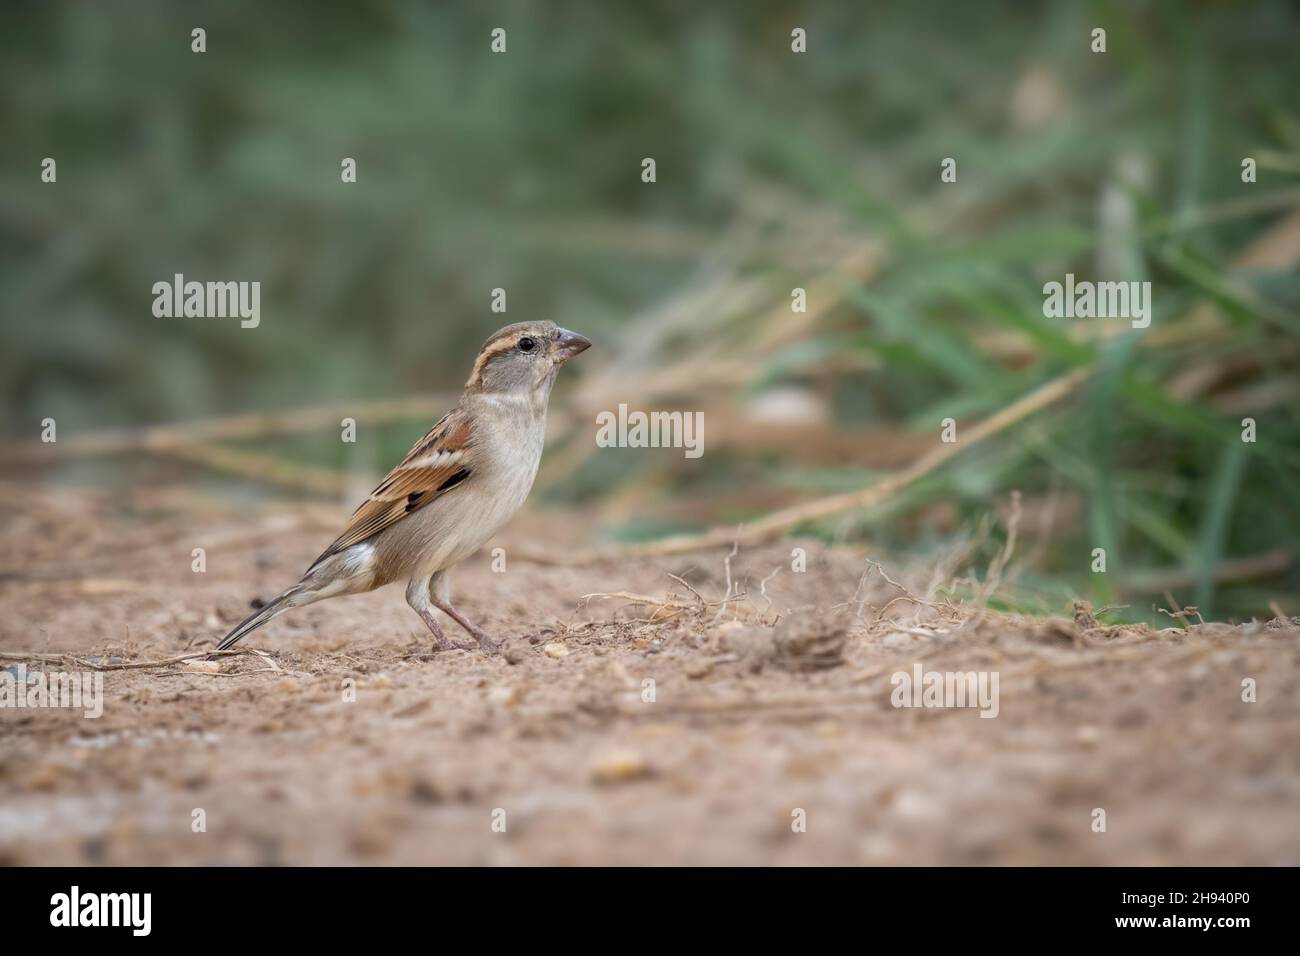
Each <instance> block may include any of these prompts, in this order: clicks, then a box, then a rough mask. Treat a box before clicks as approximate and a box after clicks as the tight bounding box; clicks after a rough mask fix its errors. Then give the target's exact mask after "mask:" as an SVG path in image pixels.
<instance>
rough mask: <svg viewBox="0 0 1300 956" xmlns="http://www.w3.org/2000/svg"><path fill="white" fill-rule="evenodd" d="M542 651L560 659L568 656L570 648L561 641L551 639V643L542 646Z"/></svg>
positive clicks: (548, 655)
mask: <svg viewBox="0 0 1300 956" xmlns="http://www.w3.org/2000/svg"><path fill="white" fill-rule="evenodd" d="M542 653H543V654H545V655H546V656H547V657H553V658H556V659H559V658H561V657H568V656H569V649H568V647H566V646H565V645H563V644H561V643H560V642H559V641H551V643H549V644H547V645H546V646H545V647H543V648H542Z"/></svg>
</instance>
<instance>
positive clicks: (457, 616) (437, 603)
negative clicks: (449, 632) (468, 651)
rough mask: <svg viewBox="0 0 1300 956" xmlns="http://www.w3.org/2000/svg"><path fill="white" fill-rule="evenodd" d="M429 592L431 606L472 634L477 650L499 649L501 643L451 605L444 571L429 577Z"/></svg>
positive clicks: (486, 652)
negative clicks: (431, 599) (476, 643)
mask: <svg viewBox="0 0 1300 956" xmlns="http://www.w3.org/2000/svg"><path fill="white" fill-rule="evenodd" d="M429 593H430V595H431V596H432V598H433V606H434V607H436V608H437V609H438V610H439V611H442V613H444V614H446V615H447V616H448V617H449V618H451V619H452V620H453V621H455V622H456V623H457V624H459V625H460V626H461V627H463V628H464V629H465V630H467V631H468V632H469V633H470V634H472V635H473V637H474V640H476V641H478V646H479V650H481V651H482V652H483V653H484V654H495V653H497V652H498V651H500V650H501V645H500V644H498V643H497V642H496V640H495V639H494V638H493V637H492V635H491V634H489V633H488V632H487V631H485V630H483V628H481V627H479V626H478V625H477V624H475V623H473V622H472V621H471V620H470V619H469V618H467V617H466V616H465V615H464V614H461V613H460V611H458V610H456V609H455V608H454V607H452V606H451V594H450V591H449V589H448V587H447V572H446V571H439V572H437V573H436V574H434V576H433V577H431V578H429Z"/></svg>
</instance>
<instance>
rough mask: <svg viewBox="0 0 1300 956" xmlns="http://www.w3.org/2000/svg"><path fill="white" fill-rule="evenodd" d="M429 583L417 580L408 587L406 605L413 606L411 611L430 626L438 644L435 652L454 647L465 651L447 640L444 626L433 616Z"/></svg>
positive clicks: (420, 579) (421, 579)
mask: <svg viewBox="0 0 1300 956" xmlns="http://www.w3.org/2000/svg"><path fill="white" fill-rule="evenodd" d="M429 583H430V582H429V581H426V580H424V579H423V578H417V579H415V580H413V581H411V583H410V584H408V585H407V586H406V603H407V604H409V605H411V609H412V610H414V611H415V613H416V614H418V615H420V620H422V621H424V623H425V624H426V625H427V626H428V628H429V630H430V631H432V632H433V639H434V642H435V643H436V647H435V648H434V650H439V651H447V650H451V649H452V648H453V647H456V648H460V649H461V650H465V648H464V647H462V646H461V645H460V644H456V643H454V642H452V641H449V640H448V639H447V635H446V634H444V633H443V631H442V625H441V624H439V623H438V619H437V618H436V617H434V616H433V610H432V608H431V606H430V601H429Z"/></svg>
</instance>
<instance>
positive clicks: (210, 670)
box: [184, 661, 225, 674]
mask: <svg viewBox="0 0 1300 956" xmlns="http://www.w3.org/2000/svg"><path fill="white" fill-rule="evenodd" d="M184 667H185V669H186V670H187V671H194V672H195V673H198V674H220V673H223V672H224V670H225V667H224V665H222V663H221V662H220V661H186V662H185V664H184Z"/></svg>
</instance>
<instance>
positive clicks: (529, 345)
mask: <svg viewBox="0 0 1300 956" xmlns="http://www.w3.org/2000/svg"><path fill="white" fill-rule="evenodd" d="M536 346H537V343H536V342H534V341H533V340H532V339H530V338H528V336H524V337H523V338H522V339H520V340H519V351H521V352H531V351H532V350H533V349H534V348H536Z"/></svg>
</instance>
